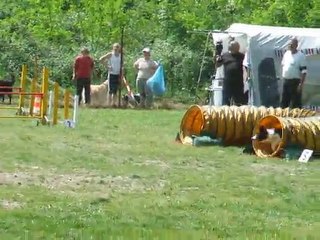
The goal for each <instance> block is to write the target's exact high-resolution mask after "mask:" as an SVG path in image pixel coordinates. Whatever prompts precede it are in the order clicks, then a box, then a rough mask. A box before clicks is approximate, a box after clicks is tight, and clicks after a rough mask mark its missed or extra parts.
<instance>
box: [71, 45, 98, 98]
mask: <svg viewBox="0 0 320 240" xmlns="http://www.w3.org/2000/svg"><path fill="white" fill-rule="evenodd" d="M89 54H90V52H89V49H88V48H82V49H81V54H80V55H79V56H77V57H76V59H75V61H74V65H73V77H72V79H73V80H74V81H75V84H76V88H77V95H78V96H79V104H80V103H81V100H82V91H83V89H84V95H85V103H86V104H90V85H91V78H92V74H93V67H94V62H93V59H92V58H91V57H90V55H89Z"/></svg>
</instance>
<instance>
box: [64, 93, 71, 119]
mask: <svg viewBox="0 0 320 240" xmlns="http://www.w3.org/2000/svg"><path fill="white" fill-rule="evenodd" d="M69 103H70V92H69V90H68V89H66V90H65V91H64V120H67V119H69V105H70V104H69Z"/></svg>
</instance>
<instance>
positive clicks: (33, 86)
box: [29, 77, 37, 116]
mask: <svg viewBox="0 0 320 240" xmlns="http://www.w3.org/2000/svg"><path fill="white" fill-rule="evenodd" d="M36 90H37V79H36V78H35V77H34V78H33V79H32V82H31V92H32V93H35V92H36ZM34 99H35V95H31V98H30V107H29V109H30V110H29V114H30V115H31V116H33V107H34Z"/></svg>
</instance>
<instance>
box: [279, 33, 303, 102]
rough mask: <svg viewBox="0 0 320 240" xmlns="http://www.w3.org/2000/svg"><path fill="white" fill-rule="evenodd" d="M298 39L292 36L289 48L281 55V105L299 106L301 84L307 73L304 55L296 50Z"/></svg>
mask: <svg viewBox="0 0 320 240" xmlns="http://www.w3.org/2000/svg"><path fill="white" fill-rule="evenodd" d="M297 47H298V40H297V39H296V38H293V39H292V40H291V42H290V45H289V49H288V50H287V51H286V53H285V54H284V56H283V59H282V62H281V65H282V78H283V79H284V84H283V90H282V99H281V107H282V108H287V107H290V104H291V105H292V108H301V107H302V103H301V98H302V89H303V84H304V82H305V79H306V75H307V63H306V57H305V55H304V54H303V53H302V52H301V51H298V50H297Z"/></svg>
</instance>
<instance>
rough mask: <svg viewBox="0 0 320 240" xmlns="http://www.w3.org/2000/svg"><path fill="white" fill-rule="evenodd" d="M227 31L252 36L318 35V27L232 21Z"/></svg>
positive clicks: (319, 29) (319, 33)
mask: <svg viewBox="0 0 320 240" xmlns="http://www.w3.org/2000/svg"><path fill="white" fill-rule="evenodd" d="M226 31H227V32H237V33H240V32H241V33H245V34H247V35H248V36H250V37H252V36H255V35H258V34H272V35H281V36H283V35H287V36H288V35H290V36H296V37H298V36H305V37H306V36H308V37H319V36H320V28H293V27H274V26H263V25H251V24H243V23H233V24H231V25H230V27H229V28H228V29H227V30H226Z"/></svg>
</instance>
